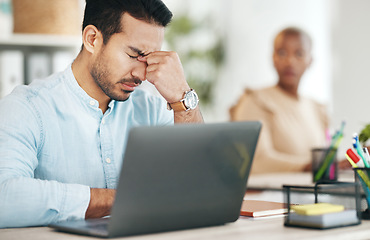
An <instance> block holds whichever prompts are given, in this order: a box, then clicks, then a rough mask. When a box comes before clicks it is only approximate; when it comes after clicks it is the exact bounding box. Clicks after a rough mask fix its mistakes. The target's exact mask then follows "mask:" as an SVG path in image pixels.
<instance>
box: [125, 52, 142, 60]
mask: <svg viewBox="0 0 370 240" xmlns="http://www.w3.org/2000/svg"><path fill="white" fill-rule="evenodd" d="M126 54H127V56H129V57H130V58H132V59H137V58H138V57H139V56H132V55H130V54H128V53H126Z"/></svg>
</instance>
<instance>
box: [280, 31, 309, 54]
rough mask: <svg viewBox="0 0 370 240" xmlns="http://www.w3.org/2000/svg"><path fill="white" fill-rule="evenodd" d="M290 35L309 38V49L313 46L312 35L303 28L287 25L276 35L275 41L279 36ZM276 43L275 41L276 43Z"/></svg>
mask: <svg viewBox="0 0 370 240" xmlns="http://www.w3.org/2000/svg"><path fill="white" fill-rule="evenodd" d="M288 35H294V36H300V37H302V38H304V39H306V40H307V43H308V47H309V49H311V48H312V39H311V37H310V35H308V33H307V32H306V31H304V30H303V29H300V28H298V27H287V28H284V29H283V30H281V31H280V32H279V33H278V34H277V35H276V37H275V42H276V39H277V38H278V36H288ZM274 44H275V43H274Z"/></svg>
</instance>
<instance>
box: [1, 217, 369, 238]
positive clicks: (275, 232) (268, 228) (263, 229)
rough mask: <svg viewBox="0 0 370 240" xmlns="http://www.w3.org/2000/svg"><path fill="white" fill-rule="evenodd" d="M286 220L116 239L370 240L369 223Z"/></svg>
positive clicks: (25, 231)
mask: <svg viewBox="0 0 370 240" xmlns="http://www.w3.org/2000/svg"><path fill="white" fill-rule="evenodd" d="M283 221H284V218H283V217H278V218H268V219H258V220H256V219H250V218H242V217H241V218H239V219H238V220H237V221H236V222H235V223H229V224H226V225H224V226H216V227H208V228H199V229H191V230H183V231H173V232H166V233H158V234H149V235H139V236H134V237H125V238H115V239H124V240H146V239H150V240H157V239H158V240H167V239H168V240H169V239H171V240H200V239H201V240H239V239H240V240H245V239H252V240H253V239H282V240H290V239H291V240H297V239H315V240H316V239H335V240H341V239H343V240H344V239H345V240H348V239H370V231H369V229H370V221H369V220H368V221H363V222H362V224H360V225H357V226H352V227H343V228H336V229H329V230H314V229H304V228H292V227H284V226H283ZM0 239H1V240H10V239H12V240H13V239H14V240H34V239H35V240H36V239H37V240H51V239H53V240H62V239H63V240H84V239H85V240H86V239H92V240H96V239H98V238H95V237H86V236H79V235H74V234H68V233H62V232H57V231H55V230H53V229H51V228H48V227H38V228H19V229H1V230H0Z"/></svg>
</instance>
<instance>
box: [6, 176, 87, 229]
mask: <svg viewBox="0 0 370 240" xmlns="http://www.w3.org/2000/svg"><path fill="white" fill-rule="evenodd" d="M0 189H1V191H0V228H3V227H28V226H42V225H47V224H50V223H53V222H58V221H65V220H69V219H83V218H84V214H85V212H86V209H87V206H88V203H89V199H90V192H89V187H87V186H83V185H79V184H64V183H60V182H56V181H45V180H38V179H32V178H26V177H17V178H14V179H12V178H8V179H5V178H4V175H3V176H0Z"/></svg>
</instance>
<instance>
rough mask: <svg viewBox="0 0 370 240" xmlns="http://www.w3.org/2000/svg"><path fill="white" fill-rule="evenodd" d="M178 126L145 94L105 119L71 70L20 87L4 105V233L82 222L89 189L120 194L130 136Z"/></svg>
mask: <svg viewBox="0 0 370 240" xmlns="http://www.w3.org/2000/svg"><path fill="white" fill-rule="evenodd" d="M173 121H174V120H173V113H172V112H170V111H168V110H167V109H166V103H165V101H164V100H163V99H161V98H159V97H157V96H152V95H150V94H148V93H146V92H145V91H143V90H140V89H136V90H135V91H134V92H133V93H132V94H131V96H130V98H129V99H128V100H127V101H124V102H118V101H113V100H112V101H111V102H110V103H109V108H108V110H107V111H106V112H105V113H104V114H103V113H102V111H101V110H100V108H99V103H98V101H96V100H95V99H93V98H91V97H90V96H89V95H87V93H86V92H85V91H84V90H83V89H82V88H81V87H80V86H79V85H78V83H77V81H76V79H75V78H74V76H73V73H72V69H71V66H69V67H68V68H67V69H66V70H65V71H64V72H61V73H57V74H54V75H52V76H50V77H48V78H47V79H44V80H38V81H34V82H33V83H32V84H31V85H29V86H20V87H17V88H16V89H15V90H14V91H13V92H12V94H10V95H8V96H7V97H5V98H4V99H2V100H1V101H0V227H2V228H3V227H24V226H37V225H46V224H49V223H52V222H57V221H62V220H72V219H83V218H84V217H85V212H86V209H87V207H88V204H89V201H90V187H92V188H116V186H117V183H118V177H119V173H120V167H121V164H122V160H123V156H124V152H125V147H126V140H127V137H128V132H129V130H130V128H132V127H133V126H138V125H170V124H173ZM137 150H138V151H145V146H137Z"/></svg>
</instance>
